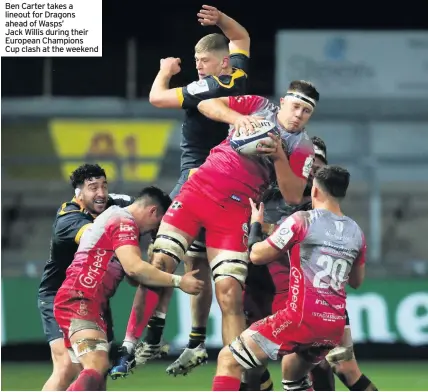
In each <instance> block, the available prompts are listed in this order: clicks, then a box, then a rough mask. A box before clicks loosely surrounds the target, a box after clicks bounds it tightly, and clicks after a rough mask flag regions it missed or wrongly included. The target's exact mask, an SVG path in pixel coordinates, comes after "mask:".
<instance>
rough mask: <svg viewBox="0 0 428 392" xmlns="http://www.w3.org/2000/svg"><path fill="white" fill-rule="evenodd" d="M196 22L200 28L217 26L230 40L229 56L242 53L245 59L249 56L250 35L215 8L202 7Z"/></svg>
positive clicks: (233, 20)
mask: <svg viewBox="0 0 428 392" xmlns="http://www.w3.org/2000/svg"><path fill="white" fill-rule="evenodd" d="M198 22H199V23H200V24H201V25H202V26H215V25H217V26H218V27H219V28H220V29H221V31H223V33H224V35H225V36H226V37H227V38H228V39H229V40H230V42H229V51H230V54H234V53H242V54H244V55H246V56H247V57H249V56H250V35H249V34H248V31H247V30H246V29H245V27H243V26H241V25H240V24H239V23H238V22H237V21H236V20H235V19H232V18H231V17H230V16H228V15H226V14H225V13H224V12H220V11H219V10H218V9H217V8H215V7H212V6H210V5H203V6H202V9H201V10H200V11H199V13H198Z"/></svg>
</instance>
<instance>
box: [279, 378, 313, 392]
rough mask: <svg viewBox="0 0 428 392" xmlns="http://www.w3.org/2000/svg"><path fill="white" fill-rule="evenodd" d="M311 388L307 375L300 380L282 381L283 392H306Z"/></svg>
mask: <svg viewBox="0 0 428 392" xmlns="http://www.w3.org/2000/svg"><path fill="white" fill-rule="evenodd" d="M311 387H312V381H311V380H310V379H309V376H307V375H306V376H305V377H302V378H301V379H300V380H282V388H283V389H284V391H307V390H308V389H309V388H311Z"/></svg>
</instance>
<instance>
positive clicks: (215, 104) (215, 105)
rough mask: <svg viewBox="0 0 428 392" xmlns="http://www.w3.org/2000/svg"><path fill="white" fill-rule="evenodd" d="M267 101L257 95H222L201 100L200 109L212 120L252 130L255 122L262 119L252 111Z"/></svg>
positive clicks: (236, 127)
mask: <svg viewBox="0 0 428 392" xmlns="http://www.w3.org/2000/svg"><path fill="white" fill-rule="evenodd" d="M266 102H267V100H266V99H265V98H263V97H260V96H257V95H242V96H238V97H220V98H212V99H207V100H205V101H202V102H200V103H199V104H198V110H199V111H200V112H201V113H202V114H203V115H204V116H206V117H208V118H210V119H211V120H214V121H219V122H224V123H226V124H231V125H233V126H234V127H235V129H239V130H241V129H242V130H246V131H250V132H251V131H252V130H253V129H254V128H253V124H258V122H259V120H260V119H261V117H253V116H251V113H254V112H256V111H257V110H259V109H261V108H262V107H263V106H264V105H265V104H266ZM244 133H245V132H244Z"/></svg>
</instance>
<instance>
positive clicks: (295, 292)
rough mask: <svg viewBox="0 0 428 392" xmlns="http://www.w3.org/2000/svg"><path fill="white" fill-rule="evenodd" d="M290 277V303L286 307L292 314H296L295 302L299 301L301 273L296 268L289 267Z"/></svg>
mask: <svg viewBox="0 0 428 392" xmlns="http://www.w3.org/2000/svg"><path fill="white" fill-rule="evenodd" d="M290 277H291V281H290V294H291V297H290V303H289V305H288V306H289V307H290V309H291V310H292V311H293V312H297V301H298V300H299V295H300V281H301V280H302V273H301V272H300V271H299V270H298V269H297V268H296V267H291V270H290ZM290 294H289V295H290Z"/></svg>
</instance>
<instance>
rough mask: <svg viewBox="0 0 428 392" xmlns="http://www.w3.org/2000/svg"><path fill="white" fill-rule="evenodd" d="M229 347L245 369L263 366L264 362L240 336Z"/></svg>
mask: <svg viewBox="0 0 428 392" xmlns="http://www.w3.org/2000/svg"><path fill="white" fill-rule="evenodd" d="M229 349H230V351H231V352H232V355H233V357H234V358H235V359H236V361H237V362H238V363H239V364H240V365H241V366H242V367H243V368H244V369H246V370H249V369H254V368H256V367H258V366H262V363H261V362H260V361H259V360H258V359H257V357H256V356H255V354H254V353H253V352H252V351H251V349H250V348H249V347H248V346H247V345H246V344H245V342H244V341H243V340H242V339H241V337H240V336H238V337H237V338H236V339H235V340H234V341H233V342H232V343H230V344H229Z"/></svg>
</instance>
